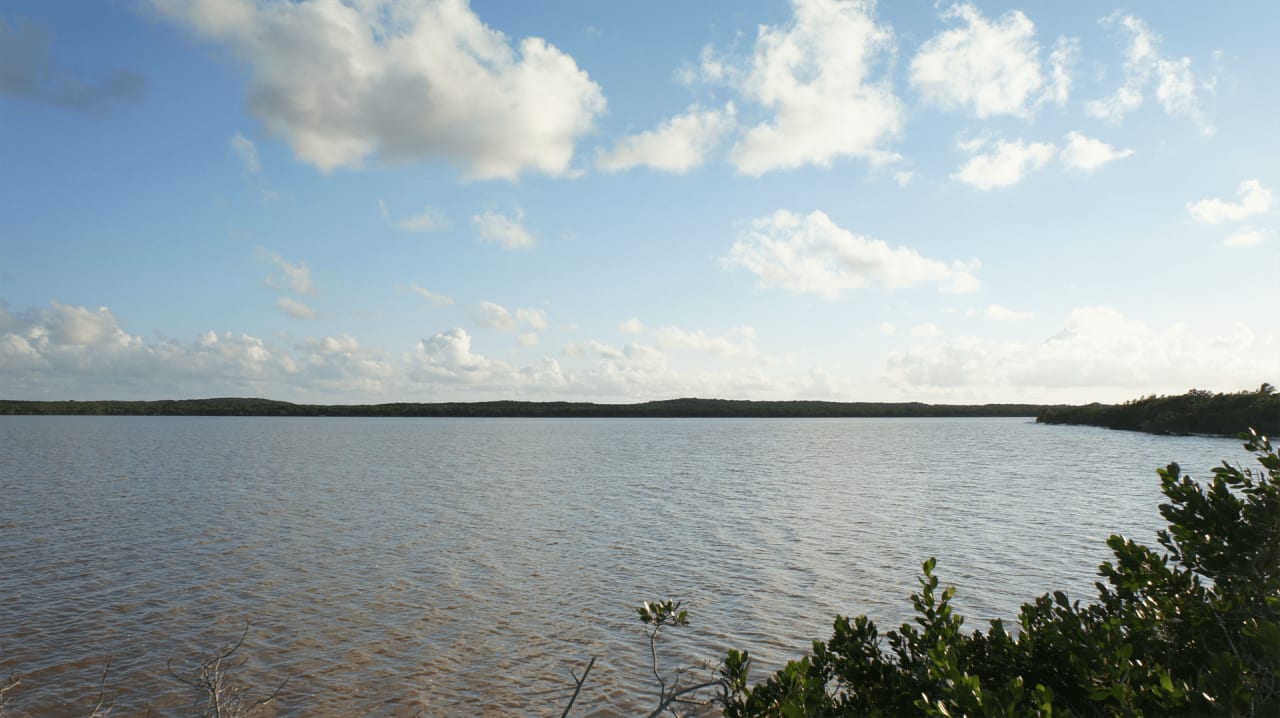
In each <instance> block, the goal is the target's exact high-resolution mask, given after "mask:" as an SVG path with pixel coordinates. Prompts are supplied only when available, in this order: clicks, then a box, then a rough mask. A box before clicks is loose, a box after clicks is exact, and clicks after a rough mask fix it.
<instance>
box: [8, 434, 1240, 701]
mask: <svg viewBox="0 0 1280 718" xmlns="http://www.w3.org/2000/svg"><path fill="white" fill-rule="evenodd" d="M1223 459H1230V460H1231V461H1233V462H1235V461H1242V462H1244V461H1250V457H1249V456H1248V454H1247V453H1245V452H1244V450H1243V449H1242V448H1241V447H1240V444H1239V442H1237V441H1235V440H1231V439H1212V438H1199V437H1158V436H1149V435H1145V434H1136V433H1127V432H1112V431H1107V430H1105V429H1095V428H1089V427H1068V426H1042V425H1036V424H1034V423H1031V422H1030V421H1029V420H1027V419H798V420H796V419H786V420H782V419H779V420H771V419H738V420H734V419H685V420H681V419H604V420H575V419H564V420H560V419H475V420H468V419H323V418H297V419H295V418H238V417H237V418H230V417H226V418H224V417H218V418H203V417H7V416H6V417H0V680H2V679H3V678H4V677H7V676H8V675H9V674H14V673H16V674H18V675H20V676H21V677H22V683H21V684H20V686H19V687H17V688H15V689H14V690H12V691H11V692H10V693H9V703H8V706H7V707H8V709H9V711H10V713H11V715H17V716H24V715H39V716H57V715H76V716H83V715H85V714H86V713H87V712H88V708H89V706H90V705H91V704H92V702H93V697H94V696H95V695H96V694H97V691H98V681H99V679H100V677H101V674H102V671H103V667H104V666H105V665H106V662H107V660H108V659H111V661H112V662H111V670H110V673H109V675H108V677H107V681H106V694H107V695H108V697H110V696H115V697H116V698H117V708H116V711H115V712H114V713H113V715H117V716H118V715H133V714H136V713H138V712H140V711H141V710H142V707H143V706H144V705H145V704H146V703H147V702H148V701H149V702H150V704H151V706H152V707H153V714H160V715H166V714H172V713H175V712H180V711H181V707H182V706H186V705H189V704H190V701H191V700H192V698H193V694H191V693H189V692H187V691H186V690H185V689H184V686H182V684H180V683H178V682H177V681H175V680H174V679H173V678H172V677H171V676H170V675H169V674H168V673H167V671H166V662H167V661H170V660H172V662H173V668H174V670H175V671H178V672H181V671H183V670H184V669H186V668H188V667H190V666H191V665H192V664H193V662H194V661H196V660H197V659H198V658H199V657H200V656H201V655H202V653H204V654H208V653H210V652H211V651H213V650H214V649H216V648H217V647H218V646H219V645H222V644H224V643H227V642H234V640H235V639H236V638H238V637H239V635H240V633H241V632H242V631H243V630H244V628H245V626H246V624H247V625H248V626H249V628H248V635H247V637H246V639H245V641H244V644H243V646H242V647H241V648H240V652H239V654H238V655H242V656H244V657H245V658H246V659H247V662H246V663H245V664H244V665H243V666H242V667H241V668H240V669H239V672H238V675H239V676H240V677H241V678H242V679H243V680H244V681H245V683H246V684H248V686H249V688H250V694H251V696H254V697H260V696H263V695H266V694H268V693H270V692H271V690H272V689H273V687H274V686H275V685H276V684H278V683H279V682H280V681H281V680H283V679H284V678H289V679H290V680H289V682H288V684H287V685H286V687H285V688H284V690H283V691H282V692H281V695H280V698H279V699H278V700H277V702H276V703H274V704H272V706H270V707H269V708H270V710H267V711H264V714H265V715H290V716H304V715H305V716H314V715H353V716H354V715H393V716H400V715H404V716H408V715H414V714H415V713H419V712H420V713H421V714H422V715H425V716H436V715H548V716H558V715H559V714H560V711H561V710H562V709H563V707H564V705H565V703H566V702H567V699H568V695H569V693H570V689H571V688H572V680H571V678H570V670H571V669H572V670H575V671H577V672H578V673H581V670H582V668H583V666H584V665H585V664H586V662H587V660H589V658H590V657H591V656H596V657H597V658H598V660H597V662H596V665H595V668H594V669H593V670H592V672H591V674H590V677H589V679H588V681H587V684H586V686H585V687H584V689H583V693H582V695H581V697H580V698H579V699H578V703H577V705H576V706H575V709H574V712H573V715H575V716H592V715H600V716H608V715H633V714H636V713H640V712H642V709H643V712H647V710H648V708H650V707H651V706H652V700H650V697H651V696H653V695H654V691H653V678H652V675H651V674H650V673H649V669H648V660H649V655H648V646H647V641H646V639H645V638H644V635H643V633H642V631H641V629H642V626H641V624H640V623H639V621H638V620H637V618H636V613H635V609H634V607H635V606H636V605H638V604H639V603H640V602H641V601H643V600H646V599H658V598H673V599H679V600H683V601H684V602H685V607H686V608H687V609H688V610H689V612H690V621H691V625H690V626H689V627H688V628H682V629H679V630H677V631H675V632H674V633H672V634H671V640H668V641H666V642H665V643H663V644H662V645H661V653H660V656H661V658H662V659H663V660H664V661H666V662H667V663H666V665H668V666H672V667H674V666H675V665H676V664H678V663H692V662H696V661H697V660H699V659H710V660H712V661H713V662H714V661H715V660H717V659H718V658H719V657H720V656H722V655H723V654H724V652H725V650H726V649H729V648H745V649H749V650H750V651H751V654H752V656H753V657H754V658H755V659H756V661H757V669H756V671H755V673H754V674H753V675H755V676H756V677H757V678H760V677H763V676H764V675H765V673H764V671H765V670H766V669H769V668H776V667H778V666H779V665H780V664H781V663H783V662H785V661H786V660H787V659H789V658H793V657H796V656H797V655H799V654H800V653H801V652H802V651H805V650H807V649H808V648H809V644H810V642H811V641H812V640H814V639H822V638H826V637H828V636H829V635H830V628H831V621H832V618H833V617H834V616H835V615H836V614H837V613H842V614H848V615H856V614H863V613H865V614H867V615H869V616H871V617H872V618H873V619H875V620H876V621H877V623H878V624H879V625H880V627H881V629H882V630H887V629H888V628H891V627H895V626H896V625H897V624H898V623H900V622H901V621H903V620H906V619H908V618H909V617H910V601H909V600H908V596H909V595H910V593H911V592H912V591H913V590H914V589H915V587H916V584H915V579H916V576H917V575H918V573H919V570H920V563H921V562H922V561H923V560H924V559H926V558H928V557H929V556H936V557H937V558H938V569H937V572H938V574H939V575H940V576H941V580H942V581H943V583H944V584H947V583H950V584H955V585H956V586H957V587H958V593H957V596H956V604H957V608H958V610H959V611H960V612H962V613H963V614H964V615H965V616H966V617H967V619H968V620H967V622H966V623H967V625H968V626H970V627H973V628H979V627H985V625H986V624H985V621H986V620H987V619H990V618H996V617H1003V618H1012V617H1013V616H1015V615H1016V613H1017V610H1018V607H1019V606H1020V605H1021V604H1022V603H1023V602H1024V601H1027V600H1030V599H1031V598H1033V597H1034V596H1037V595H1039V594H1041V593H1044V592H1045V591H1049V590H1054V589H1066V590H1068V591H1069V593H1071V594H1072V595H1073V597H1076V598H1081V599H1083V600H1085V601H1088V600H1089V599H1091V598H1092V597H1093V595H1094V592H1093V588H1092V584H1093V581H1094V580H1095V578H1096V575H1095V574H1096V568H1097V565H1098V563H1100V562H1101V561H1102V560H1104V559H1106V558H1107V557H1108V555H1109V554H1108V552H1107V549H1106V546H1105V545H1104V543H1103V542H1104V541H1105V539H1106V537H1107V536H1108V535H1110V534H1112V533H1124V534H1126V535H1128V536H1130V537H1132V538H1135V539H1137V540H1140V541H1144V542H1149V543H1152V544H1154V532H1155V531H1156V530H1157V529H1158V528H1161V527H1162V526H1163V522H1162V520H1161V519H1160V516H1159V514H1158V512H1157V508H1156V507H1157V505H1158V504H1159V503H1160V500H1161V498H1162V497H1161V495H1160V493H1159V481H1158V479H1157V477H1156V475H1155V469H1156V468H1157V467H1161V466H1164V465H1165V464H1167V463H1168V462H1170V461H1177V462H1179V463H1180V464H1181V465H1182V467H1183V468H1184V470H1187V471H1189V472H1191V473H1192V474H1193V475H1194V476H1196V477H1197V478H1204V477H1206V476H1208V474H1209V470H1210V469H1211V468H1212V467H1213V466H1216V465H1218V464H1219V462H1221V460H1223Z"/></svg>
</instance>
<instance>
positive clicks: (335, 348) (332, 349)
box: [303, 334, 360, 354]
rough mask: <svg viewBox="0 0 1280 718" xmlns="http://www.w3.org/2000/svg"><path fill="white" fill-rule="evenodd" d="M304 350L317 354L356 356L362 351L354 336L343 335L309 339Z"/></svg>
mask: <svg viewBox="0 0 1280 718" xmlns="http://www.w3.org/2000/svg"><path fill="white" fill-rule="evenodd" d="M303 348H305V349H306V350H307V351H310V352H315V353H317V354H355V353H357V352H359V351H360V342H358V341H356V338H355V337H353V336H350V335H348V334H343V335H340V336H336V337H321V338H319V339H309V340H307V342H306V343H305V344H304V345H303Z"/></svg>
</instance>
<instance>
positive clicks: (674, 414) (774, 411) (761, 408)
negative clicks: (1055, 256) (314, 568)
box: [0, 398, 1045, 418]
mask: <svg viewBox="0 0 1280 718" xmlns="http://www.w3.org/2000/svg"><path fill="white" fill-rule="evenodd" d="M1044 409H1045V407H1044V406H1043V405H1040V404H980V405H963V404H921V403H919V402H908V403H883V402H835V401H731V400H726V399H670V400H667V401H648V402H644V403H640V404H592V403H590V402H565V401H481V402H447V403H437V404H414V403H396V404H346V405H342V404H329V405H326V404H291V403H289V402H287V401H272V400H270V399H241V398H223V399H183V400H164V401H13V400H0V414H99V415H119V416H384V417H388V416H406V417H409V416H412V417H426V416H434V417H530V418H682V417H689V418H732V417H775V418H816V417H960V416H1026V417H1031V416H1035V415H1036V414H1037V412H1041V411H1043V410H1044Z"/></svg>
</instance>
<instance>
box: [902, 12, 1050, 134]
mask: <svg viewBox="0 0 1280 718" xmlns="http://www.w3.org/2000/svg"><path fill="white" fill-rule="evenodd" d="M942 17H943V19H945V20H959V21H961V22H963V23H964V25H963V26H962V27H956V28H953V29H950V30H946V31H944V32H941V33H939V34H937V35H934V36H933V37H932V38H930V39H929V40H928V41H926V42H925V43H924V45H922V46H921V47H920V51H919V52H918V53H916V56H915V57H914V58H912V60H911V86H912V87H914V88H915V89H916V91H917V92H919V93H920V95H921V97H922V99H923V100H924V101H925V102H927V103H930V104H933V105H937V106H939V107H941V108H943V109H947V110H952V109H957V108H960V107H966V106H967V107H970V108H971V109H972V110H973V113H974V114H975V115H976V116H978V117H993V116H997V115H1012V116H1015V117H1023V118H1029V117H1031V116H1032V115H1033V114H1034V113H1035V108H1036V107H1037V106H1038V104H1039V102H1038V101H1037V98H1043V99H1048V100H1051V101H1053V102H1055V103H1057V104H1063V103H1065V102H1066V99H1067V95H1068V94H1069V93H1070V87H1071V78H1070V75H1069V73H1068V65H1069V64H1070V62H1071V58H1072V57H1073V55H1074V49H1073V48H1074V44H1073V43H1072V41H1068V40H1066V39H1062V40H1059V43H1058V47H1057V49H1055V51H1054V52H1053V54H1052V55H1051V56H1050V65H1051V74H1052V79H1051V81H1049V82H1046V80H1045V77H1044V74H1043V72H1042V71H1041V67H1040V46H1039V45H1038V44H1037V43H1036V40H1035V25H1034V24H1033V23H1032V22H1031V20H1029V19H1027V16H1026V15H1023V14H1022V13H1021V12H1019V11H1017V10H1011V11H1009V12H1007V13H1005V14H1004V16H1002V17H1001V18H1000V19H998V20H996V21H994V22H991V21H988V20H987V19H986V18H985V17H983V16H982V13H981V12H980V11H979V10H978V9H977V8H976V7H974V6H973V5H969V4H963V3H960V4H955V5H952V6H951V7H950V8H948V9H947V10H946V11H944V12H943V13H942ZM1042 93H1043V94H1042Z"/></svg>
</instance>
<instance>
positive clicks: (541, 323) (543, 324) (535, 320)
mask: <svg viewBox="0 0 1280 718" xmlns="http://www.w3.org/2000/svg"><path fill="white" fill-rule="evenodd" d="M516 321H519V322H523V323H524V324H525V325H526V326H528V327H529V328H530V329H546V328H547V313H546V312H544V311H542V310H541V309H517V310H516Z"/></svg>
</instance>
